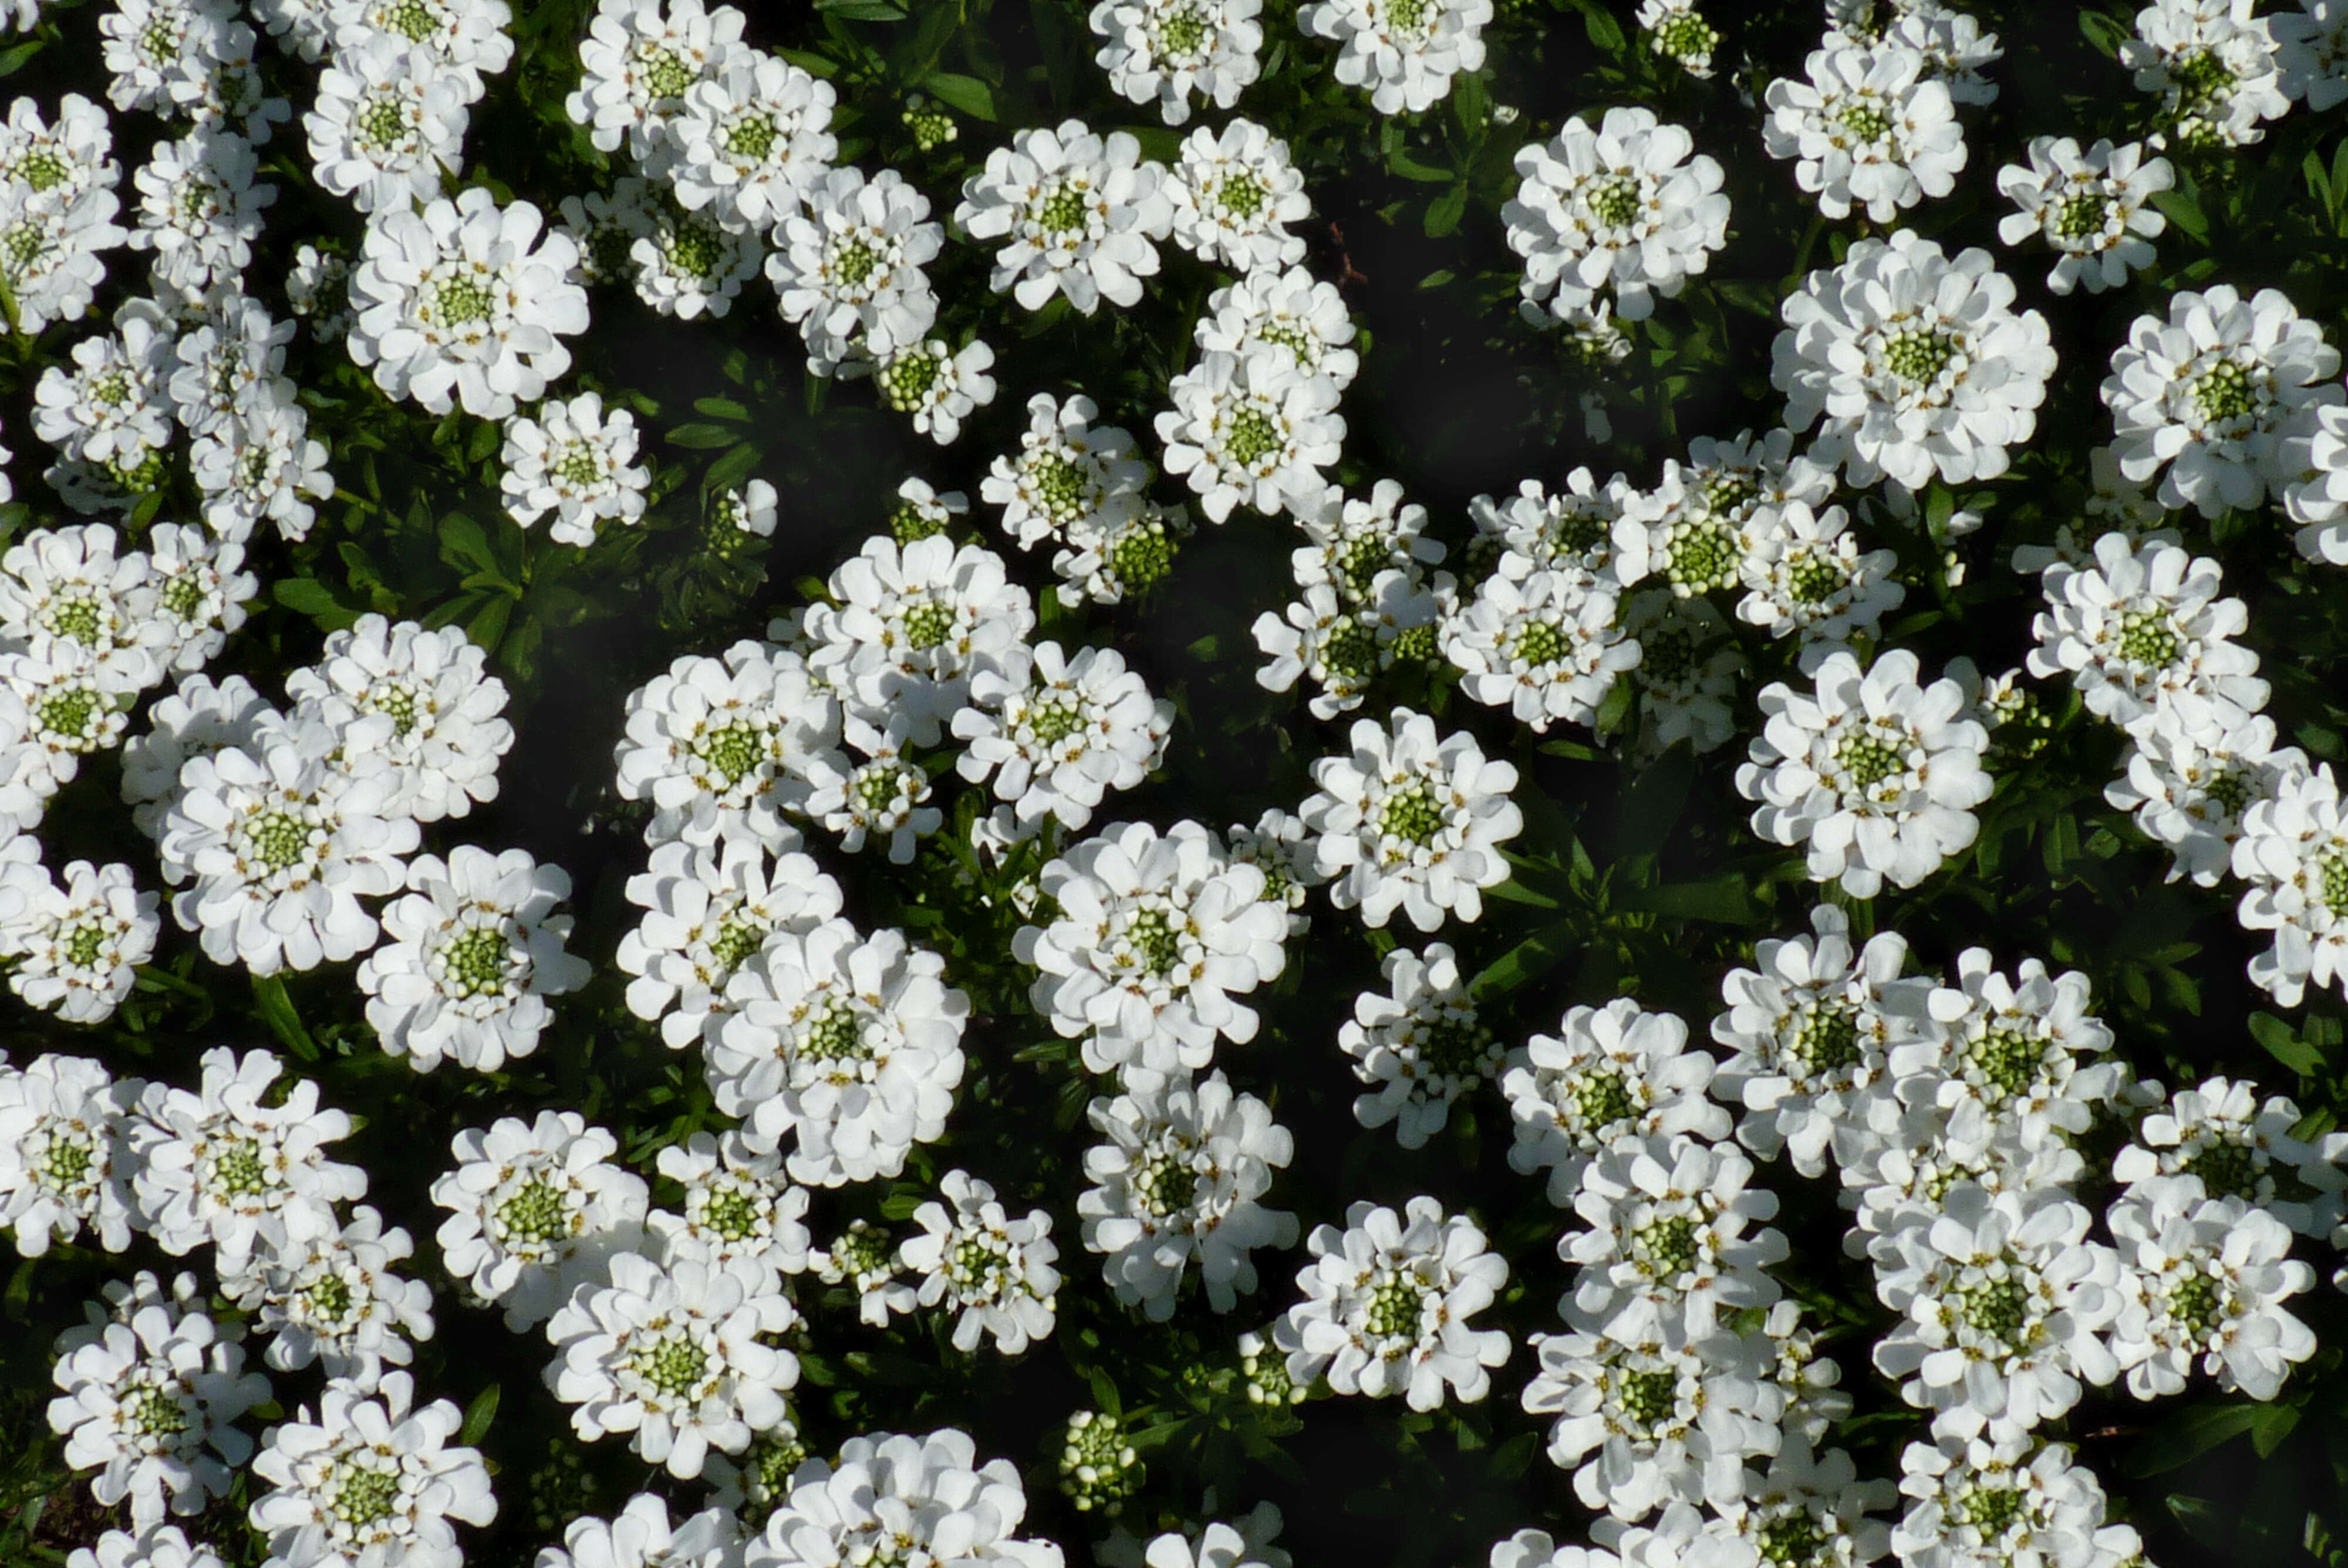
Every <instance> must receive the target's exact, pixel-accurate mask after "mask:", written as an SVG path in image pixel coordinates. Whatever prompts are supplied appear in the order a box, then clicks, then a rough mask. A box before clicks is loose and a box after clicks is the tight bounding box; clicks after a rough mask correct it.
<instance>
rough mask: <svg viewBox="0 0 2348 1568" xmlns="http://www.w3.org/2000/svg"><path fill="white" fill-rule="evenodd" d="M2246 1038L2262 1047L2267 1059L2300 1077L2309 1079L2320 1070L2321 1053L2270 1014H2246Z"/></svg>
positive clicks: (2321, 1064)
mask: <svg viewBox="0 0 2348 1568" xmlns="http://www.w3.org/2000/svg"><path fill="white" fill-rule="evenodd" d="M2250 1038H2251V1039H2252V1040H2257V1041H2258V1042H2259V1044H2260V1046H2262V1047H2263V1048H2264V1049H2265V1050H2266V1053H2267V1054H2268V1055H2269V1056H2271V1057H2273V1058H2274V1059H2275V1060H2276V1061H2280V1062H2281V1063H2282V1064H2283V1065H2284V1066H2285V1067H2288V1068H2290V1069H2291V1071H2293V1072H2296V1073H2298V1074H2300V1075H2301V1076H2302V1077H2312V1076H2314V1075H2315V1074H2317V1073H2319V1072H2322V1071H2323V1053H2322V1051H2320V1050H2316V1048H2315V1047H2314V1046H2312V1045H2311V1044H2309V1043H2308V1042H2307V1041H2306V1040H2302V1039H2300V1038H2299V1036H2298V1035H2296V1034H2294V1033H2293V1032H2291V1025H2289V1024H2287V1023H2285V1022H2283V1020H2281V1019H2279V1018H2277V1017H2275V1015H2274V1014H2272V1013H2271V1012H2254V1013H2252V1014H2251V1015H2250Z"/></svg>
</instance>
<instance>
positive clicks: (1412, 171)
mask: <svg viewBox="0 0 2348 1568" xmlns="http://www.w3.org/2000/svg"><path fill="white" fill-rule="evenodd" d="M1386 167H1387V168H1388V169H1392V170H1394V171H1395V173H1396V174H1399V175H1401V176H1402V177H1403V178H1404V179H1416V180H1417V181H1418V182H1419V183H1420V184H1422V185H1447V184H1449V183H1450V182H1451V170H1449V169H1439V168H1437V167H1436V166H1435V165H1434V164H1431V163H1421V162H1420V161H1419V160H1418V159H1416V158H1413V157H1412V156H1411V155H1410V154H1409V153H1407V152H1405V151H1404V150H1403V149H1402V147H1401V144H1400V143H1396V144H1395V146H1394V147H1392V148H1390V149H1387V152H1386Z"/></svg>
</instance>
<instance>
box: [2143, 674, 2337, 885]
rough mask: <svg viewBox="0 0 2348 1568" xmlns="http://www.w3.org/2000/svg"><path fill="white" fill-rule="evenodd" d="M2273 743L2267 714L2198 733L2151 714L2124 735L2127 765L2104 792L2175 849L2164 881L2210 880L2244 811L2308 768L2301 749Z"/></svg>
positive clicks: (2220, 870)
mask: <svg viewBox="0 0 2348 1568" xmlns="http://www.w3.org/2000/svg"><path fill="white" fill-rule="evenodd" d="M2126 761H2127V770H2126V772H2125V773H2124V774H2122V775H2121V776H2120V777H2119V778H2116V779H2115V780H2113V781H2112V782H2111V783H2110V784H2106V785H2105V786H2104V799H2105V801H2106V803H2108V804H2110V805H2111V806H2113V807H2114V808H2115V809H2116V810H2119V811H2129V812H2134V813H2135V814H2136V825H2137V827H2139V828H2141V829H2142V830H2143V831H2144V833H2145V835H2146V836H2147V837H2149V838H2152V839H2154V840H2156V841H2157V842H2159V843H2162V844H2166V845H2168V846H2169V848H2170V849H2171V851H2173V852H2174V855H2175V859H2174V861H2173V863H2172V864H2171V865H2170V866H2169V868H2168V880H2169V881H2171V882H2174V881H2176V880H2177V879H2178V877H2179V876H2190V877H2191V878H2192V879H2193V881H2194V882H2195V884H2196V885H2197V886H2202V887H2215V886H2217V885H2218V878H2219V876H2223V875H2224V874H2225V873H2226V872H2227V870H2228V869H2229V867H2230V865H2231V863H2232V860H2233V855H2234V845H2235V844H2236V843H2237V842H2239V841H2240V838H2241V836H2242V813H2243V812H2244V811H2245V810H2246V809H2248V808H2249V806H2250V803H2252V802H2253V801H2258V800H2269V799H2272V798H2273V797H2274V796H2275V794H2277V793H2278V792H2279V791H2280V790H2281V788H2282V787H2283V784H2284V783H2285V781H2286V780H2288V779H2290V778H2291V777H2292V776H2294V775H2296V774H2302V773H2304V772H2306V771H2307V755H2306V753H2303V752H2302V751H2301V750H2300V749H2299V748H2298V747H2297V746H2278V745H2276V744H2275V725H2274V721H2273V720H2272V719H2270V718H2268V717H2266V716H2265V715H2264V714H2260V715H2258V716H2256V717H2254V718H2250V719H2244V720H2242V721H2240V723H2235V724H2232V725H2230V726H2228V727H2226V728H2223V729H2220V730H2217V731H2204V732H2201V733H2187V732H2186V730H2185V729H2184V728H2183V726H2181V725H2180V724H2179V723H2178V722H2177V720H2176V718H2175V716H2174V715H2172V714H2156V715H2155V716H2154V718H2153V719H2152V721H2151V722H2150V723H2147V724H2144V725H2141V726H2139V727H2138V729H2137V733H2134V734H2133V735H2131V736H2130V737H2129V744H2128V751H2127V758H2126Z"/></svg>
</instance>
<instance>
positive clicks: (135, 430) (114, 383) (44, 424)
mask: <svg viewBox="0 0 2348 1568" xmlns="http://www.w3.org/2000/svg"><path fill="white" fill-rule="evenodd" d="M174 337H175V334H174V333H173V332H172V331H171V328H170V324H169V323H167V322H166V321H165V320H164V318H163V316H162V313H160V311H159V310H158V309H157V307H156V306H155V305H154V304H152V303H151V302H148V301H144V300H133V301H132V302H129V304H127V305H125V306H124V307H123V308H122V310H121V311H120V312H119V313H117V315H116V317H115V330H114V331H113V332H111V333H99V334H98V335H97V336H95V337H87V338H84V339H83V340H82V341H81V342H79V343H76V344H74V350H73V368H72V369H71V370H67V368H66V367H65V366H64V365H62V364H51V365H49V366H48V367H47V368H46V369H45V370H43V371H42V372H41V378H40V380H39V381H38V382H36V384H34V387H33V430H34V433H35V434H36V435H37V436H40V438H41V439H42V440H44V441H46V442H47V443H48V444H49V445H50V446H55V447H56V448H57V450H58V451H59V452H62V453H63V454H64V455H65V456H67V457H69V458H80V459H82V460H84V461H86V462H89V463H95V464H110V465H112V466H113V467H114V468H115V469H116V470H117V471H118V472H120V473H124V474H128V473H130V472H132V471H133V470H135V469H137V468H139V466H140V465H142V464H143V463H144V462H145V461H146V460H147V458H148V456H149V454H151V453H154V452H156V451H159V450H160V449H161V448H163V447H164V446H168V445H170V440H171V406H172V405H171V395H170V379H171V368H172V364H173V358H174V356H173V352H172V351H173V348H174V346H175V344H174Z"/></svg>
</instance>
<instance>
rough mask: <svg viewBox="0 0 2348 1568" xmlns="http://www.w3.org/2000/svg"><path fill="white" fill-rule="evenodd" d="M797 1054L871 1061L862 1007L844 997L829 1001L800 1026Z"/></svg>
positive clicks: (811, 1058) (812, 1058)
mask: <svg viewBox="0 0 2348 1568" xmlns="http://www.w3.org/2000/svg"><path fill="white" fill-rule="evenodd" d="M798 1056H799V1057H800V1059H801V1060H803V1061H870V1059H871V1056H872V1048H871V1046H870V1045H869V1044H868V1043H866V1041H865V1039H864V1014H863V1011H862V1009H860V1008H858V1007H857V1005H856V1004H855V1003H854V1002H853V1001H850V1000H849V999H846V998H844V997H833V998H831V999H829V1000H828V1001H826V1002H825V1003H824V1004H823V1005H822V1006H821V1007H819V1008H818V1009H815V1010H814V1011H813V1012H811V1013H809V1014H808V1016H807V1020H806V1021H805V1022H803V1023H801V1024H800V1025H799V1031H798Z"/></svg>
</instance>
